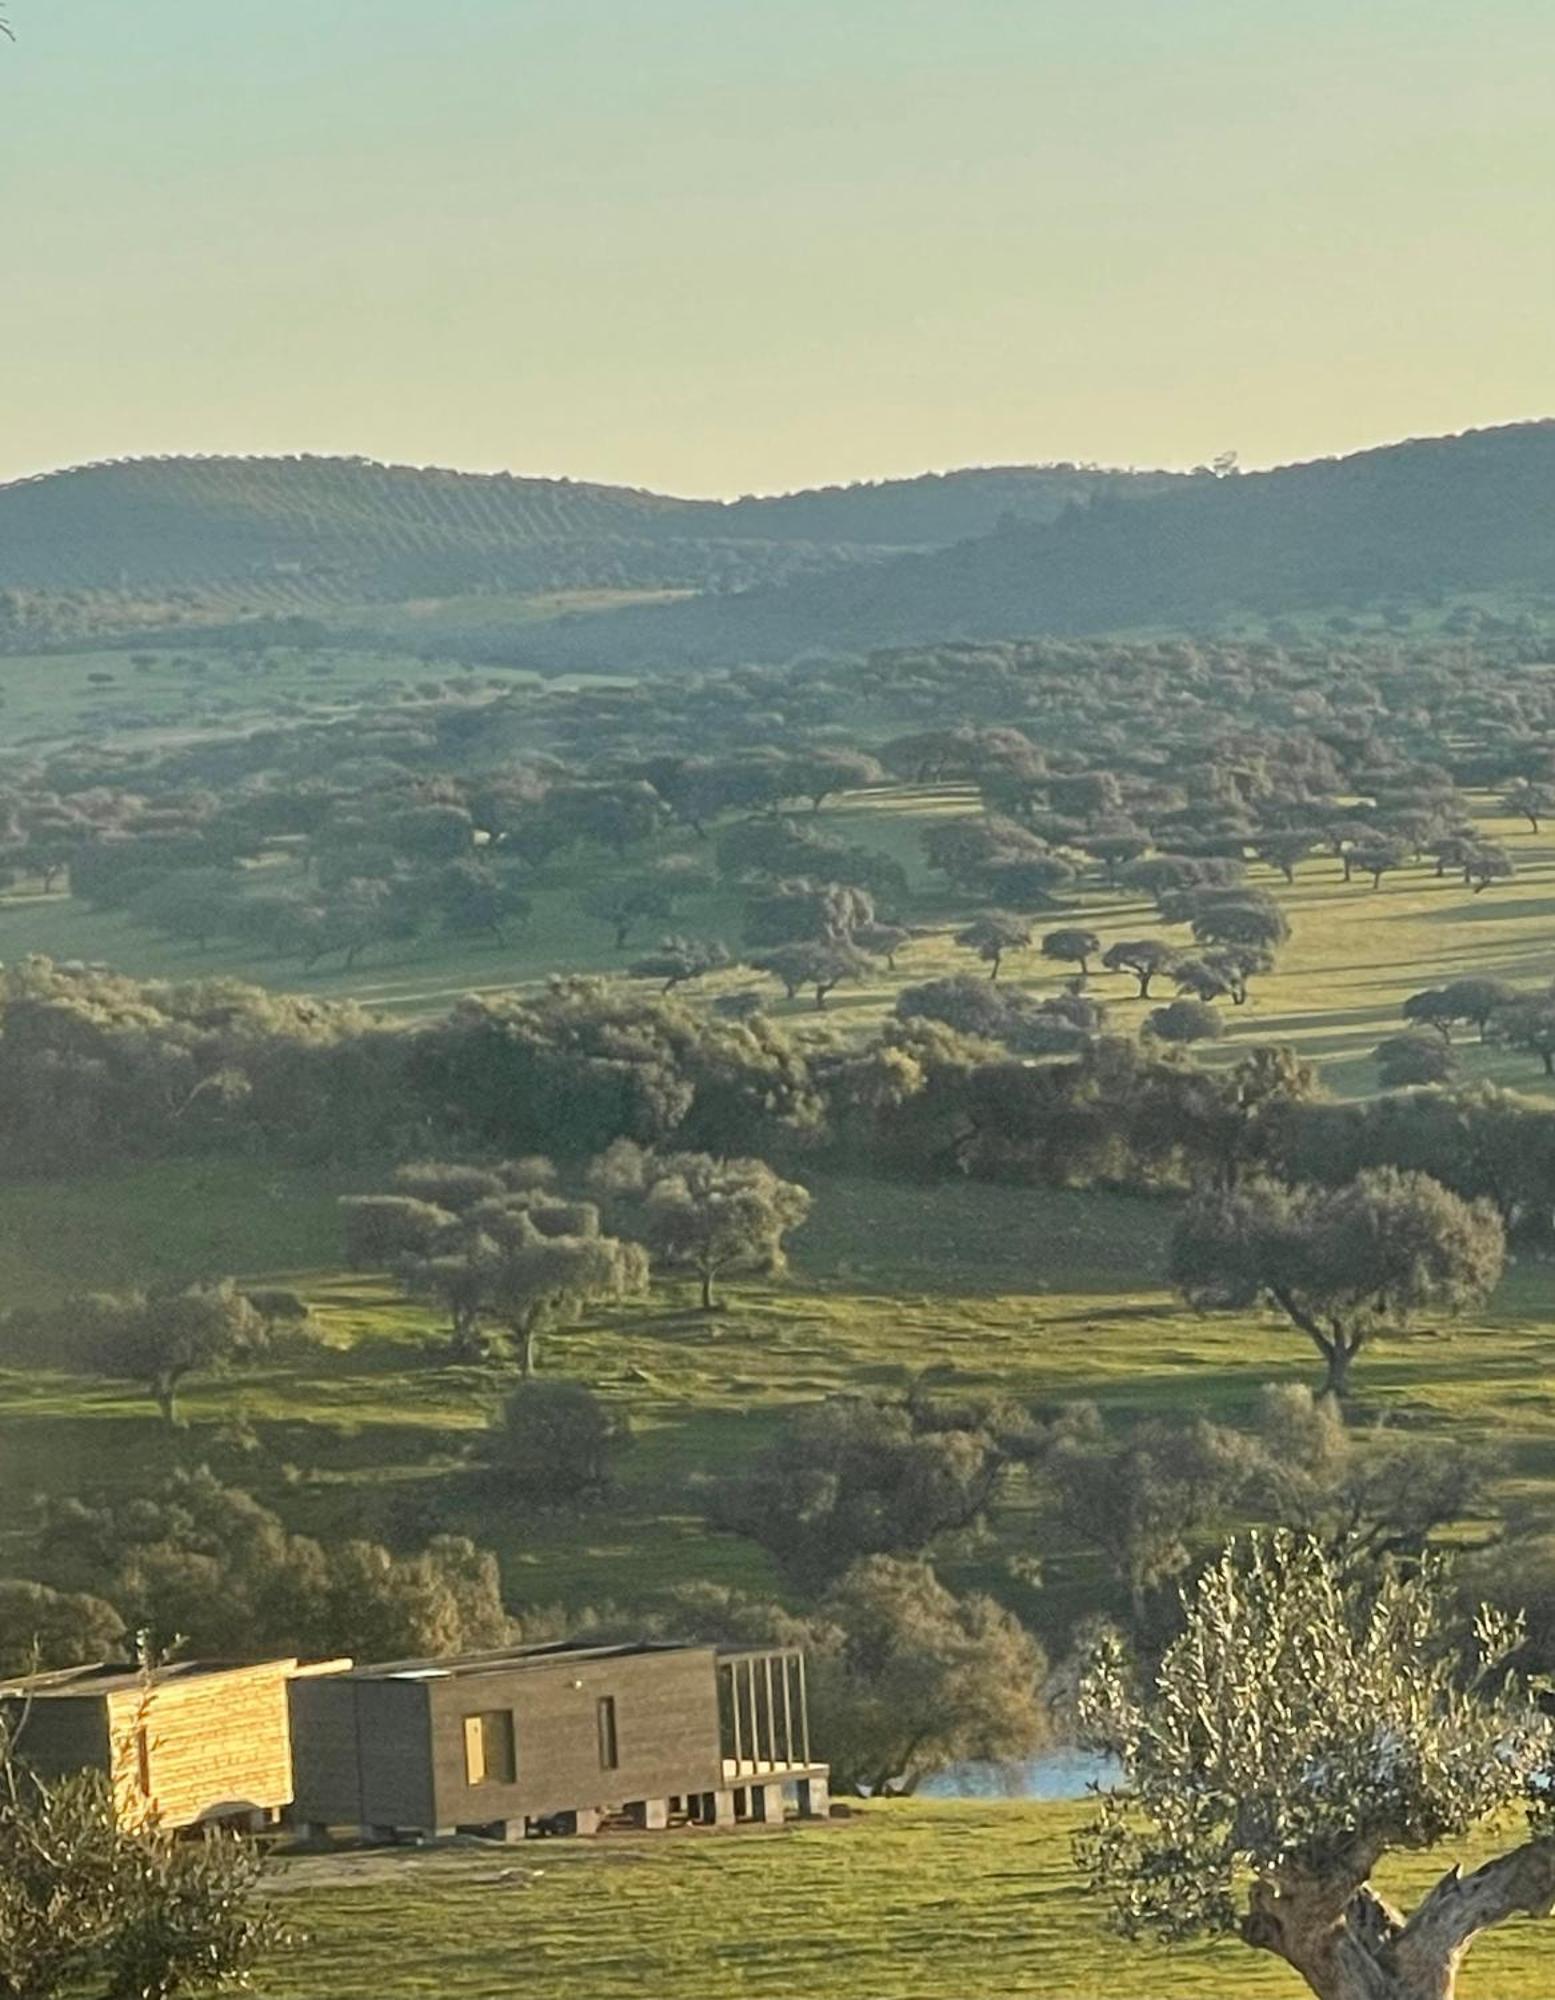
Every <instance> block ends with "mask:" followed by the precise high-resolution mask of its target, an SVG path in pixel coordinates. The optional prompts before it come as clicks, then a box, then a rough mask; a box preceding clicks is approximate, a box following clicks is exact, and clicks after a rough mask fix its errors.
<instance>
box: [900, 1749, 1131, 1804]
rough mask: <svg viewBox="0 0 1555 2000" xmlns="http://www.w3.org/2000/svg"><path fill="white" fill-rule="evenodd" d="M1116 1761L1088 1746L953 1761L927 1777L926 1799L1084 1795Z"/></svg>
mask: <svg viewBox="0 0 1555 2000" xmlns="http://www.w3.org/2000/svg"><path fill="white" fill-rule="evenodd" d="M1116 1778H1117V1766H1116V1765H1115V1764H1114V1763H1113V1762H1112V1760H1111V1759H1110V1758H1108V1757H1098V1756H1096V1755H1094V1754H1093V1753H1092V1752H1091V1751H1089V1750H1073V1749H1070V1750H1045V1751H1044V1752H1043V1753H1042V1755H1041V1756H1040V1757H1026V1758H1023V1759H1021V1760H1020V1761H1019V1762H1017V1763H1013V1764H952V1765H950V1766H949V1768H948V1769H946V1770H944V1771H941V1772H939V1773H938V1775H937V1776H935V1777H932V1778H926V1779H925V1780H924V1782H923V1784H922V1785H921V1786H920V1787H919V1790H918V1795H919V1797H920V1798H925V1799H1083V1798H1084V1797H1085V1796H1086V1794H1087V1792H1088V1791H1089V1790H1090V1788H1091V1786H1092V1785H1093V1784H1096V1785H1110V1784H1112V1783H1114V1782H1115V1781H1116Z"/></svg>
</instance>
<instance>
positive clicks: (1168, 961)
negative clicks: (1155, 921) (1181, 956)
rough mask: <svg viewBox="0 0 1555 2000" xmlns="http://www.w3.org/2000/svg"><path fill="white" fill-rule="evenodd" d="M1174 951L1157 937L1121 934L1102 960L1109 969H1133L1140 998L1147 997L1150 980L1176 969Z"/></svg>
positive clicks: (1175, 954) (1110, 970) (1111, 970)
mask: <svg viewBox="0 0 1555 2000" xmlns="http://www.w3.org/2000/svg"><path fill="white" fill-rule="evenodd" d="M1177 962H1178V960H1177V953H1176V952H1175V951H1173V949H1172V947H1171V946H1170V945H1169V944H1165V943H1163V942H1162V941H1161V939H1160V938H1123V939H1122V940H1121V941H1120V942H1119V943H1117V944H1115V945H1113V946H1112V947H1111V948H1110V949H1109V950H1108V952H1107V955H1106V957H1105V958H1103V960H1102V964H1103V965H1104V966H1106V968H1107V970H1108V971H1109V972H1132V973H1133V975H1134V977H1135V978H1136V979H1137V980H1138V981H1139V998H1140V999H1141V1000H1148V999H1149V998H1150V983H1151V981H1152V980H1153V979H1156V978H1159V977H1161V976H1163V975H1165V974H1167V973H1170V972H1172V971H1174V970H1175V969H1176V966H1177Z"/></svg>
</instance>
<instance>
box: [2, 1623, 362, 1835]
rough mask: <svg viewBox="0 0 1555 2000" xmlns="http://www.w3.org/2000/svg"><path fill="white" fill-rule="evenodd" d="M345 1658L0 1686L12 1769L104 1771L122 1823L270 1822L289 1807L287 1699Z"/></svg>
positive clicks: (74, 1675)
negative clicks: (297, 1683)
mask: <svg viewBox="0 0 1555 2000" xmlns="http://www.w3.org/2000/svg"><path fill="white" fill-rule="evenodd" d="M349 1664H350V1662H349V1661H345V1660H341V1661H334V1662H330V1663H328V1664H327V1665H322V1666H303V1665H300V1664H299V1662H298V1661H296V1660H295V1659H288V1660H262V1661H260V1662H259V1663H258V1664H257V1665H245V1666H239V1665H235V1664H230V1663H225V1662H206V1661H190V1662H187V1663H185V1662H180V1663H177V1664H174V1665H171V1666H166V1667H158V1668H155V1669H153V1670H151V1671H149V1672H143V1671H141V1670H140V1669H138V1668H135V1667H124V1666H84V1667H70V1668H66V1669H64V1670H62V1671H60V1672H57V1673H46V1674H34V1675H30V1676H28V1677H26V1678H24V1679H21V1680H13V1681H7V1682H3V1683H0V1709H3V1711H4V1713H5V1716H6V1719H7V1721H8V1722H9V1724H10V1726H11V1727H12V1729H13V1730H14V1731H15V1738H16V1752H17V1756H18V1758H19V1759H20V1761H21V1762H22V1763H23V1764H25V1765H26V1766H27V1767H28V1768H29V1769H30V1770H32V1771H34V1772H35V1773H36V1774H37V1775H38V1776H39V1777H40V1778H43V1779H45V1780H49V1779H57V1778H62V1777H66V1776H69V1775H71V1774H73V1773H75V1772H78V1771H83V1770H87V1771H101V1772H102V1773H103V1774H104V1775H105V1776H106V1777H107V1778H108V1779H109V1780H110V1782H111V1783H112V1786H113V1794H114V1801H115V1805H116V1807H117V1810H118V1813H119V1815H120V1817H121V1819H123V1820H124V1821H126V1822H127V1823H134V1822H136V1821H139V1820H144V1819H148V1818H153V1817H154V1818H155V1819H157V1820H158V1821H159V1822H160V1823H161V1824H162V1825H163V1826H166V1827H173V1828H177V1827H187V1826H196V1825H199V1824H201V1823H213V1822H217V1821H223V1820H230V1821H234V1822H237V1823H240V1824H243V1825H246V1826H250V1827H257V1826H261V1825H264V1824H267V1823H268V1822H269V1821H270V1820H272V1819H273V1818H275V1816H276V1815H277V1814H278V1813H279V1812H280V1811H281V1810H282V1808H283V1807H285V1806H288V1805H290V1804H291V1800H292V1791H293V1785H292V1740H291V1713H290V1703H289V1690H290V1687H291V1684H292V1682H293V1681H294V1680H295V1679H296V1678H297V1677H298V1676H308V1675H312V1674H316V1673H326V1674H327V1673H333V1672H338V1671H340V1670H341V1669H343V1668H344V1667H347V1666H349Z"/></svg>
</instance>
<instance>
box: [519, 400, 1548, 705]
mask: <svg viewBox="0 0 1555 2000" xmlns="http://www.w3.org/2000/svg"><path fill="white" fill-rule="evenodd" d="M1508 590H1510V591H1516V592H1523V593H1533V594H1538V593H1543V592H1550V593H1555V422H1545V423H1530V424H1518V425H1510V426H1506V427H1504V428H1501V429H1497V430H1485V431H1472V432H1466V433H1464V434H1462V435H1461V436H1456V437H1442V438H1428V439H1420V440H1414V441H1411V442H1408V443H1404V444H1397V445H1389V446H1385V447H1382V448H1380V449H1377V450H1373V451H1366V452H1360V453H1357V454H1355V455H1354V456H1351V457H1347V458H1339V459H1323V460H1316V461H1313V462H1311V463H1308V464H1302V465H1292V466H1285V467H1281V468H1279V469H1277V470H1274V471H1270V472H1261V473H1248V474H1241V475H1238V476H1236V477H1230V478H1222V479H1216V478H1210V477H1196V478H1188V479H1184V480H1181V481H1179V482H1177V483H1176V484H1174V485H1173V486H1171V487H1170V488H1168V489H1166V490H1164V491H1157V492H1154V493H1152V494H1150V495H1149V496H1147V497H1145V498H1142V499H1140V500H1136V501H1132V502H1129V503H1128V504H1121V503H1119V502H1118V501H1116V500H1115V499H1114V498H1113V497H1112V496H1111V495H1109V494H1106V493H1103V494H1099V495H1097V496H1095V497H1094V498H1093V499H1092V500H1091V501H1090V503H1089V504H1088V505H1086V506H1083V507H1070V508H1069V509H1067V510H1066V511H1065V512H1064V513H1063V514H1062V515H1060V516H1059V517H1058V518H1057V519H1056V520H1052V521H1048V522H1041V523H1035V524H1033V523H1028V522H1018V521H1017V522H1006V523H1004V524H1002V525H1000V526H999V527H996V528H995V529H994V531H993V532H991V533H989V534H986V535H983V536H980V537H978V538H976V539H973V540H969V541H964V542H961V543H958V544H956V545H954V546H952V547H949V548H944V549H940V550H934V551H929V552H922V553H912V554H904V555H899V556H896V557H895V558H892V559H890V560H886V561H881V562H877V563H875V564H872V565H870V566H869V567H868V568H867V569H862V570H861V569H857V568H853V569H849V570H845V571H842V570H839V571H834V572H833V573H831V574H827V575H818V576H813V577H810V578H808V579H806V580H805V581H804V582H803V583H793V584H789V585H787V586H783V587H779V588H763V589H755V590H750V591H747V592H743V593H741V594H739V595H736V596H731V597H727V598H723V599H720V600H718V601H713V600H710V599H702V600H699V601H695V602H687V603H680V604H674V605H655V606H645V607H642V608H639V609H636V610H622V611H615V612H602V613H599V614H597V615H595V616H592V617H587V618H579V619H576V620H572V621H569V622H568V623H567V624H566V625H563V626H554V627H548V628H535V629H533V630H532V631H531V632H529V633H527V634H525V635H523V637H522V638H515V639H514V641H513V642H512V645H511V648H510V650H509V653H508V654H507V657H510V658H512V659H513V660H515V661H517V660H523V661H525V662H526V663H529V664H534V665H539V666H562V665H581V664H583V663H585V662H587V663H596V664H608V665H610V666H613V667H617V668H628V667H630V668H640V667H652V666H660V665H668V664H672V663H683V664H697V665H700V664H714V663H718V662H727V661H731V660H770V659H782V658H786V657H790V656H792V655H793V654H795V653H798V652H801V651H803V650H805V649H807V648H811V647H824V648H830V649H842V650H850V651H862V650H865V649H867V648H869V647H873V646H881V645H892V644H903V643H912V642H915V641H922V640H937V639H980V638H1006V637H1013V636H1017V635H1022V634H1031V633H1037V632H1057V633H1082V632H1098V631H1108V630H1112V629H1116V628H1125V627H1130V626H1152V625H1166V626H1176V627H1189V628H1196V627H1200V626H1203V625H1207V624H1210V623H1212V622H1214V621H1215V620H1217V619H1219V618H1222V617H1224V616H1225V615H1227V614H1228V613H1234V612H1241V611H1256V612H1259V613H1261V614H1263V615H1265V616H1278V615H1283V614H1289V613H1294V612H1299V611H1301V610H1303V609H1308V608H1313V607H1326V608H1329V609H1332V608H1335V607H1338V606H1351V605H1368V604H1369V605H1376V604H1384V603H1388V602H1390V601H1391V602H1415V603H1420V602H1431V601H1433V600H1434V601H1440V599H1441V598H1442V597H1443V596H1444V595H1451V594H1455V593H1462V592H1476V591H1490V592H1500V591H1508Z"/></svg>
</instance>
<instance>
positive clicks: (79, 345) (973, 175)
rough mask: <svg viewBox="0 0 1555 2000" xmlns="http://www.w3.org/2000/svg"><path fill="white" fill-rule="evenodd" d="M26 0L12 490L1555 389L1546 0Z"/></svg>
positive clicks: (1271, 456)
mask: <svg viewBox="0 0 1555 2000" xmlns="http://www.w3.org/2000/svg"><path fill="white" fill-rule="evenodd" d="M0 12H8V13H9V15H10V18H11V21H12V24H13V26H14V28H15V30H16V35H17V40H16V43H15V45H14V46H12V45H8V44H6V43H4V42H0V226H3V229H4V239H3V242H4V248H3V253H0V479H4V478H12V477H17V476H20V475H23V474H28V473H32V472H35V471H39V470H44V469H47V468H51V467H54V466H59V465H64V464H72V463H80V462H83V461H88V460H95V459H102V458H113V457H123V456H128V455H132V454H139V453H158V452H164V453H170V452H187V451H203V452H286V451H315V452H356V453H362V454H364V455H367V456H370V457H374V458H380V459H391V460H397V461H404V462H409V463H415V464H426V463H437V464H444V465H459V466H466V467H472V468H493V469H494V468H497V467H508V468H510V469H512V470H514V471H519V472H527V473H535V474H551V475H569V476H571V477H574V478H580V479H600V480H607V481H616V482H622V483H625V484H631V485H640V486H651V487H656V488H659V489H661V490H667V491H674V492H681V493H695V494H737V493H742V492H770V491H780V490H784V489H787V488H792V487H795V486H801V485H811V484H821V483H831V482H839V481H847V480H853V479H865V478H880V477H888V476H896V475H902V474H909V473H913V472H916V471H920V470H923V469H926V468H941V469H943V468H946V467H950V466H953V465H967V464H993V463H1014V462H1033V461H1041V460H1055V459H1078V460H1083V461H1094V462H1101V463H1107V464H1118V465H1131V464H1132V465H1155V464H1162V465H1191V464H1195V463H1200V462H1202V461H1204V460H1207V459H1209V458H1210V457H1212V456H1214V455H1215V454H1216V453H1218V452H1221V451H1226V450H1234V451H1236V452H1238V453H1239V454H1240V456H1241V459H1242V461H1243V463H1244V464H1250V465H1260V464H1270V463H1279V462H1285V461H1288V460H1291V459H1297V458H1308V457H1314V456H1318V455H1321V454H1327V453H1334V452H1342V451H1346V450H1351V449H1354V448H1357V447H1359V446H1363V445H1366V444H1369V443H1376V442H1381V441H1384V440H1388V439H1392V438H1397V437H1404V436H1420V435H1425V434H1428V433H1433V432H1441V431H1452V430H1462V429H1467V428H1470V427H1474V426H1478V425H1483V424H1493V423H1502V422H1509V421H1514V420H1516V419H1519V418H1524V417H1533V416H1543V415H1549V414H1555V118H1552V117H1551V115H1550V103H1549V75H1550V71H1551V65H1552V61H1555V7H1552V6H1551V5H1550V0H265V4H263V5H253V4H250V0H5V4H4V5H3V6H0Z"/></svg>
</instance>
